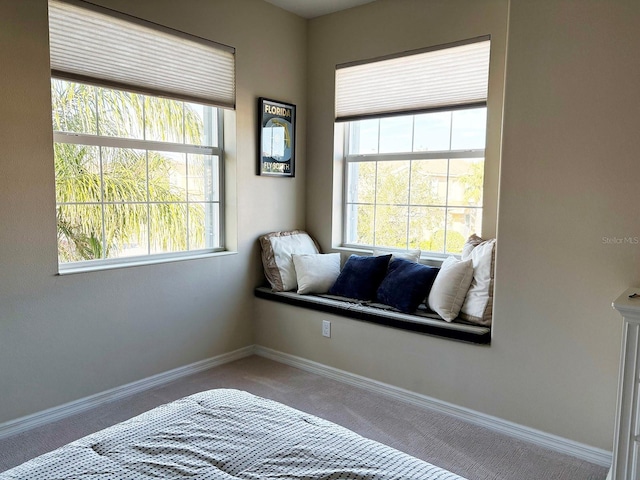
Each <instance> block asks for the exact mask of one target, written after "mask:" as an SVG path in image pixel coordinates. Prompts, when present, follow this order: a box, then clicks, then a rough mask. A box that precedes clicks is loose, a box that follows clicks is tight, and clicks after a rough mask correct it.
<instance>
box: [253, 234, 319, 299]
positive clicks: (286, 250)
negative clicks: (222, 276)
mask: <svg viewBox="0 0 640 480" xmlns="http://www.w3.org/2000/svg"><path fill="white" fill-rule="evenodd" d="M259 240H260V246H261V248H262V265H263V266H264V275H265V277H267V280H269V283H270V284H271V288H272V289H273V290H274V291H276V292H286V291H288V290H293V289H295V288H296V286H297V284H298V283H297V279H296V270H295V268H294V266H293V260H292V259H291V255H293V254H294V253H297V254H303V253H318V247H317V246H316V243H315V242H314V241H313V239H312V238H311V237H310V236H309V234H308V233H306V232H303V231H302V230H292V231H290V232H273V233H268V234H267V235H262V236H261V237H260V239H259Z"/></svg>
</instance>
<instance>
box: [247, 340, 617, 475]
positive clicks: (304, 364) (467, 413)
mask: <svg viewBox="0 0 640 480" xmlns="http://www.w3.org/2000/svg"><path fill="white" fill-rule="evenodd" d="M254 353H255V354H256V355H259V356H261V357H264V358H268V359H270V360H274V361H276V362H280V363H284V364H286V365H290V366H292V367H296V368H299V369H301V370H305V371H307V372H311V373H315V374H318V375H322V376H323V377H327V378H331V379H333V380H337V381H339V382H343V383H347V384H349V385H353V386H355V387H360V388H363V389H365V390H369V391H372V392H376V393H380V394H382V395H386V396H389V397H393V398H395V399H398V400H401V401H405V402H408V403H411V404H412V405H416V406H418V407H422V408H427V409H430V410H435V411H437V412H440V413H444V414H447V415H451V416H453V417H456V418H459V419H461V420H464V421H467V422H469V423H473V424H475V425H480V426H482V427H485V428H488V429H490V430H493V431H496V432H498V433H502V434H505V435H509V436H511V437H514V438H517V439H519V440H524V441H526V442H530V443H533V444H535V445H539V446H541V447H544V448H548V449H550V450H553V451H555V452H558V453H564V454H566V455H571V456H573V457H577V458H579V459H581V460H585V461H588V462H591V463H594V464H596V465H600V466H602V467H610V466H611V462H612V452H609V451H607V450H602V449H600V448H596V447H592V446H590V445H586V444H584V443H579V442H575V441H573V440H569V439H567V438H563V437H559V436H557V435H553V434H551V433H546V432H543V431H540V430H536V429H534V428H530V427H526V426H524V425H519V424H517V423H513V422H510V421H508V420H503V419H501V418H498V417H494V416H491V415H487V414H485V413H481V412H477V411H475V410H471V409H468V408H465V407H460V406H458V405H454V404H452V403H448V402H445V401H443V400H438V399H436V398H432V397H428V396H426V395H422V394H420V393H416V392H412V391H409V390H405V389H403V388H400V387H395V386H393V385H389V384H386V383H382V382H379V381H377V380H373V379H370V378H367V377H362V376H360V375H356V374H354V373H349V372H346V371H344V370H339V369H337V368H334V367H329V366H327V365H323V364H321V363H317V362H314V361H311V360H307V359H304V358H301V357H297V356H295V355H290V354H288V353H282V352H279V351H277V350H272V349H270V348H266V347H262V346H260V345H256V346H255V350H254Z"/></svg>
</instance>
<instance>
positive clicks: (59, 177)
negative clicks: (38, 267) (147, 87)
mask: <svg viewBox="0 0 640 480" xmlns="http://www.w3.org/2000/svg"><path fill="white" fill-rule="evenodd" d="M52 105H53V108H52V118H53V125H54V130H58V131H68V132H76V133H87V134H94V135H95V134H98V133H99V134H101V135H108V136H121V137H136V136H138V135H140V136H141V135H142V132H143V131H144V130H145V128H146V132H145V135H146V138H149V137H151V138H154V139H156V140H161V141H173V142H177V143H182V142H183V138H177V137H182V136H183V135H184V137H185V138H184V141H185V142H186V143H194V144H200V143H202V142H203V141H204V126H203V122H202V120H201V118H200V117H199V116H198V115H197V114H196V113H195V112H194V111H193V110H192V109H191V108H189V106H188V105H187V106H184V107H183V103H182V102H176V101H173V100H166V99H157V98H151V97H146V96H142V95H137V94H133V93H127V92H122V91H118V90H108V89H102V88H97V87H93V86H89V85H83V84H77V83H69V82H62V81H58V80H53V81H52ZM143 105H144V114H143ZM98 118H100V123H99V129H100V131H99V132H98V126H97V119H98ZM176 132H178V133H176ZM101 150H102V151H100V148H99V147H92V146H85V145H75V144H67V143H56V144H55V145H54V154H55V174H56V199H57V202H58V204H59V205H58V208H57V225H58V252H59V259H60V261H61V262H72V261H80V260H92V259H99V258H110V257H117V256H120V255H121V254H122V253H123V250H124V249H126V248H128V247H129V248H130V247H136V246H138V247H140V249H141V250H142V251H144V253H146V251H147V244H149V245H150V247H151V250H152V252H153V251H159V252H165V251H181V250H187V249H188V248H189V245H188V244H187V236H188V235H190V236H191V237H192V239H191V240H192V242H191V243H194V244H197V245H201V244H203V243H204V237H205V231H204V229H205V227H204V225H205V221H204V216H205V212H204V209H202V208H188V207H187V205H186V204H185V203H179V202H184V201H185V200H186V191H185V188H182V187H179V186H177V185H176V184H175V183H172V182H171V181H170V178H171V172H172V171H174V170H175V168H176V165H175V162H176V160H175V159H173V158H171V157H170V156H168V155H163V154H162V153H160V152H152V151H149V152H147V151H143V150H142V151H141V150H131V149H124V148H104V147H103V148H102V149H101ZM101 160H102V161H101ZM183 163H184V162H183ZM194 173H197V172H194ZM148 198H149V199H152V200H153V202H154V203H152V204H147V199H148ZM103 200H104V202H105V203H101V202H102V201H103ZM192 207H197V206H196V205H192ZM187 210H188V211H189V214H188V215H187ZM188 216H189V222H187V218H188ZM189 227H191V228H189Z"/></svg>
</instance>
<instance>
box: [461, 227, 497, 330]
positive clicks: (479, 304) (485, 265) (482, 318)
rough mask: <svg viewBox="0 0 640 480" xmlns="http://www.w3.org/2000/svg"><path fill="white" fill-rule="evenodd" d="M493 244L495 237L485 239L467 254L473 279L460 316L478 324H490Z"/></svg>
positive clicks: (494, 244)
mask: <svg viewBox="0 0 640 480" xmlns="http://www.w3.org/2000/svg"><path fill="white" fill-rule="evenodd" d="M495 246H496V240H495V238H494V239H491V240H485V241H484V242H482V243H481V244H480V245H478V246H476V247H475V248H473V250H471V252H470V253H469V254H468V258H470V259H471V261H472V262H473V280H472V281H471V286H470V287H469V291H468V292H467V298H465V301H464V303H463V304H462V308H461V309H460V317H461V318H463V319H464V320H467V321H469V322H473V323H477V324H479V325H491V318H492V315H493V273H494V255H495Z"/></svg>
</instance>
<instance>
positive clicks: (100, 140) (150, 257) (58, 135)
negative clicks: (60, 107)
mask: <svg viewBox="0 0 640 480" xmlns="http://www.w3.org/2000/svg"><path fill="white" fill-rule="evenodd" d="M53 79H55V78H54V77H52V80H53ZM104 88H110V87H104ZM127 93H133V92H127ZM144 95H145V96H148V97H150V98H158V97H154V96H153V95H149V94H144ZM179 101H182V100H179ZM52 108H53V104H52ZM211 108H212V109H213V115H215V116H216V120H217V121H216V131H213V132H212V133H213V135H215V142H214V141H213V138H212V142H211V143H215V146H213V145H211V146H206V145H193V144H187V143H175V142H164V141H154V140H145V139H134V138H123V137H114V136H105V135H93V134H84V133H75V132H64V131H56V130H54V132H53V142H54V143H64V144H75V145H86V146H90V147H98V148H100V147H108V148H109V147H110V148H123V149H136V150H144V151H159V152H175V153H185V154H196V155H211V156H216V157H218V162H217V163H218V170H217V174H216V175H217V189H218V200H216V201H208V202H204V203H211V204H217V209H218V216H217V218H218V228H217V231H216V232H215V236H216V238H217V239H218V246H216V247H210V248H204V249H197V250H185V251H176V252H166V253H148V254H145V255H138V256H125V257H114V258H100V259H93V260H82V261H76V262H60V261H58V270H59V273H60V274H64V273H78V272H83V271H90V270H103V269H108V268H116V267H127V266H135V265H145V264H152V263H164V262H167V261H173V260H187V259H191V258H198V257H201V256H208V255H210V254H214V253H219V252H224V251H225V202H224V198H225V192H224V185H225V175H224V165H225V152H224V111H223V109H221V108H218V107H214V106H211ZM99 121H100V120H99V119H98V122H99ZM101 195H104V192H101ZM111 203H114V202H105V201H104V198H101V201H99V202H60V203H59V202H57V201H56V210H57V208H58V207H59V206H60V205H100V206H102V207H103V206H104V205H108V204H111ZM117 203H123V204H127V203H132V204H134V203H135V204H143V205H147V207H149V206H150V205H154V204H162V203H164V202H157V201H150V200H149V198H148V196H147V199H146V200H145V201H135V202H127V201H123V202H117ZM172 203H184V204H189V203H202V202H190V201H189V199H188V198H187V200H185V201H183V202H172ZM187 215H188V209H187ZM187 218H188V216H187ZM187 221H188V220H187ZM103 229H104V220H103ZM101 240H102V242H104V233H103V234H102V238H101ZM103 248H104V245H103Z"/></svg>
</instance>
